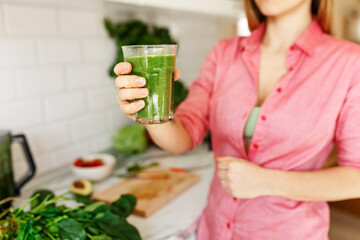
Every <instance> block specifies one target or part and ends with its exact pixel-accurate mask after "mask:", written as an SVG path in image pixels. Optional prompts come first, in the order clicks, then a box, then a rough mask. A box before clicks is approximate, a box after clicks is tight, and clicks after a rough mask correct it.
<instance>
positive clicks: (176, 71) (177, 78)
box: [174, 67, 180, 81]
mask: <svg viewBox="0 0 360 240" xmlns="http://www.w3.org/2000/svg"><path fill="white" fill-rule="evenodd" d="M179 78H180V70H179V69H178V68H177V67H175V71H174V80H175V81H177V80H179Z"/></svg>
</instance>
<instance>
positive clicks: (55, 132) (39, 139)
mask: <svg viewBox="0 0 360 240" xmlns="http://www.w3.org/2000/svg"><path fill="white" fill-rule="evenodd" d="M25 134H26V136H27V138H28V142H29V144H30V147H31V150H32V152H33V153H34V154H35V155H38V154H44V153H49V152H51V151H53V150H57V149H59V148H61V147H63V146H66V145H67V144H69V143H70V132H69V126H68V124H67V123H56V124H51V125H45V126H40V127H37V128H33V129H30V130H28V131H25Z"/></svg>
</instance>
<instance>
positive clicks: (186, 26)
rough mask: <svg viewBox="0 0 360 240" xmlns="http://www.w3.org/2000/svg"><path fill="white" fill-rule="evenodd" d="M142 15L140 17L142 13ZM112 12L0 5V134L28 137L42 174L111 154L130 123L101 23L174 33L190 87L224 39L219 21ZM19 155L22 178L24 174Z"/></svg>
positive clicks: (75, 5)
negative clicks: (133, 21)
mask: <svg viewBox="0 0 360 240" xmlns="http://www.w3.org/2000/svg"><path fill="white" fill-rule="evenodd" d="M141 9H142V10H141ZM141 9H140V8H138V7H131V6H130V5H122V4H119V5H116V4H110V3H108V2H106V1H104V0H0V129H3V128H4V129H9V130H11V131H12V132H14V133H20V132H23V133H25V134H26V135H27V137H28V139H29V143H30V147H31V149H32V151H33V154H34V159H35V161H36V163H37V165H38V171H39V173H43V172H46V171H48V170H51V169H54V168H56V167H59V166H64V165H66V164H69V163H70V162H72V161H73V160H74V159H75V158H76V157H78V156H81V155H83V154H86V153H89V152H95V151H101V150H104V149H106V148H108V147H110V146H111V144H112V141H111V136H113V135H114V134H115V133H116V131H117V130H118V129H119V128H120V127H122V126H124V125H125V124H130V123H132V120H130V119H129V118H128V117H126V116H125V115H124V114H122V113H121V111H120V107H119V106H118V104H117V102H116V95H117V89H116V88H115V86H114V79H111V78H110V77H109V76H108V68H109V66H110V65H111V64H112V62H113V60H114V58H115V55H116V51H117V49H116V45H115V42H114V41H113V40H112V39H109V37H108V36H107V33H106V31H105V30H104V27H103V18H104V17H105V16H108V17H110V18H112V19H114V20H115V21H123V20H126V19H129V17H131V18H138V19H142V20H143V21H147V22H149V23H156V24H157V25H160V26H167V27H169V28H170V30H171V32H172V35H173V36H174V38H175V39H176V40H178V42H179V45H180V47H179V51H178V57H177V65H178V67H179V68H180V70H181V71H182V73H181V79H182V80H183V81H185V83H186V84H187V85H190V83H191V82H192V80H193V79H194V78H196V77H197V75H198V72H199V69H200V65H201V63H202V61H203V59H204V57H205V54H206V53H207V51H208V50H209V49H210V48H211V46H212V45H213V44H214V43H215V42H216V41H217V40H218V38H219V28H218V27H219V21H218V20H217V19H215V18H211V17H206V16H202V15H199V14H185V15H184V13H180V12H179V13H176V12H174V11H162V10H155V9H148V10H144V9H145V8H141ZM23 158H24V157H23V154H22V153H21V150H20V149H18V148H16V150H14V168H15V172H16V175H17V177H19V176H20V175H21V174H22V173H23V172H25V170H26V164H25V160H24V159H23Z"/></svg>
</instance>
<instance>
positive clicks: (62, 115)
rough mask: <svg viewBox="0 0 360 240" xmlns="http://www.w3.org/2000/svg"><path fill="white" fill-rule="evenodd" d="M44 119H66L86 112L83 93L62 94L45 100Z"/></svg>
mask: <svg viewBox="0 0 360 240" xmlns="http://www.w3.org/2000/svg"><path fill="white" fill-rule="evenodd" d="M45 111H46V119H47V120H48V121H54V120H59V119H66V118H71V117H75V116H79V115H80V114H84V113H85V112H86V102H85V94H84V93H83V92H71V93H63V94H60V95H55V96H50V97H48V98H46V99H45Z"/></svg>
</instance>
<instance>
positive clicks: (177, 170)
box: [170, 167, 187, 172]
mask: <svg viewBox="0 0 360 240" xmlns="http://www.w3.org/2000/svg"><path fill="white" fill-rule="evenodd" d="M170 171H173V172H187V170H186V169H184V168H175V167H173V168H170Z"/></svg>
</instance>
